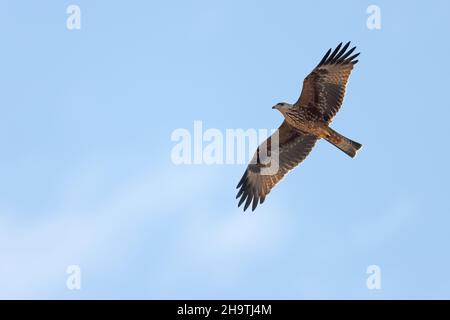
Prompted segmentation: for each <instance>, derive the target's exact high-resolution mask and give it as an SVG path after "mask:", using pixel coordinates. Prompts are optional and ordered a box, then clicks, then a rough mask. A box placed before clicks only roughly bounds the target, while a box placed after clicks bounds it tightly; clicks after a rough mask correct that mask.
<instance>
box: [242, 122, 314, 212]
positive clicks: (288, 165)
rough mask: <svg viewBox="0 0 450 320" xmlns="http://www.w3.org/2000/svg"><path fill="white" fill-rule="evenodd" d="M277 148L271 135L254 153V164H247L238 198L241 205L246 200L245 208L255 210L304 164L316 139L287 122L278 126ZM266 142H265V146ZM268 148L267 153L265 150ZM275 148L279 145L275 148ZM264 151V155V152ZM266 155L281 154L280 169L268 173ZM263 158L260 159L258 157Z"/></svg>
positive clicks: (274, 157)
mask: <svg viewBox="0 0 450 320" xmlns="http://www.w3.org/2000/svg"><path fill="white" fill-rule="evenodd" d="M277 133H278V137H279V142H278V148H277V149H278V150H272V144H273V143H272V139H273V136H274V135H272V136H271V137H270V138H269V139H267V140H266V141H265V142H263V144H261V146H259V147H258V149H257V150H256V152H255V155H254V156H253V159H252V161H251V163H250V164H249V165H248V167H247V169H246V171H245V173H244V175H243V176H242V178H241V180H240V181H239V183H238V185H237V188H238V189H239V191H238V193H237V196H236V199H237V198H239V197H240V199H239V203H238V206H241V205H242V204H243V203H244V202H245V204H244V211H245V210H247V208H248V207H249V206H250V204H252V211H253V210H255V209H256V207H257V205H258V204H261V203H263V202H264V200H265V199H266V196H267V194H268V193H269V192H270V191H271V190H272V188H273V187H274V186H275V185H276V184H277V183H278V182H280V180H281V179H283V177H284V176H285V175H286V173H288V172H289V171H290V170H292V169H293V168H294V167H296V166H297V165H298V164H299V163H301V162H302V161H303V160H304V159H305V158H306V157H307V156H308V154H309V153H310V152H311V150H312V148H313V147H314V145H315V143H316V141H317V138H316V137H315V136H313V135H310V134H303V133H300V132H298V131H296V130H294V129H293V128H291V127H290V126H289V125H288V124H287V123H286V121H284V122H283V123H282V124H281V126H280V128H278V131H277ZM264 144H265V145H264ZM263 146H264V148H263ZM266 147H267V152H262V151H261V150H265V148H266ZM274 149H276V148H274ZM263 153H264V154H263ZM267 156H270V157H271V159H272V160H273V159H276V158H277V156H278V170H277V171H276V172H274V173H272V174H265V173H264V172H263V168H267V166H269V165H270V164H272V165H273V163H270V164H269V163H267V162H266V160H267V158H268V157H267ZM257 159H261V160H260V162H259V163H258V162H255V160H257Z"/></svg>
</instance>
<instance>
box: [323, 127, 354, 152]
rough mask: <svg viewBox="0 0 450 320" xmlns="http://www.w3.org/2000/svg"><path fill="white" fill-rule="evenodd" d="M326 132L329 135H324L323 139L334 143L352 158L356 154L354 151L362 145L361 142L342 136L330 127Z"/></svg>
mask: <svg viewBox="0 0 450 320" xmlns="http://www.w3.org/2000/svg"><path fill="white" fill-rule="evenodd" d="M328 134H329V135H328V136H326V137H325V140H327V141H328V142H329V143H331V144H333V145H335V146H336V147H338V148H339V149H341V150H342V151H344V152H345V153H346V154H348V155H349V156H350V157H352V158H354V157H355V156H356V152H357V151H358V150H359V149H361V147H362V144H360V143H358V142H355V141H353V140H350V139H349V138H346V137H344V136H343V135H342V134H340V133H338V132H336V131H334V130H333V129H331V128H328Z"/></svg>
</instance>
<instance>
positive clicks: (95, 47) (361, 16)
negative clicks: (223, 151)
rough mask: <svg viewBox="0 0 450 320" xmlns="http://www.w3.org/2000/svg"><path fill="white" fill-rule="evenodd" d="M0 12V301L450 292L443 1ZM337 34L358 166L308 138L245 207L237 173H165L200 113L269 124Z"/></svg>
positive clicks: (226, 123)
mask: <svg viewBox="0 0 450 320" xmlns="http://www.w3.org/2000/svg"><path fill="white" fill-rule="evenodd" d="M70 4H77V5H79V6H80V8H81V30H74V31H69V30H68V29H67V28H66V19H67V17H68V15H67V14H66V8H67V6H68V5H70ZM371 4H376V5H378V6H379V7H380V8H381V29H380V30H369V29H368V28H367V26H366V20H367V18H368V16H369V15H368V14H367V13H366V9H367V7H368V6H369V5H371ZM0 5H1V10H0V34H1V37H0V39H1V42H2V46H1V47H2V50H0V61H1V68H0V70H1V71H0V88H1V90H0V92H1V94H0V110H1V113H0V114H1V116H0V298H61V299H78V298H83V299H84V298H87V299H90V298H139V299H141V298H183V299H184V298H186V299H188V298H190V299H195V298H209V299H216V298H255V299H258V298H264V299H272V298H273V299H303V298H307V299H308V298H338V299H342V298H362V299H379V298H386V299H389V298H450V277H449V276H448V274H449V270H450V250H449V243H450V232H449V229H450V205H449V201H448V198H449V186H448V181H449V180H450V174H449V169H448V164H449V163H450V152H449V148H448V146H449V141H448V138H449V137H450V127H449V126H448V124H447V119H448V118H449V116H450V105H449V102H448V93H449V89H448V85H449V83H450V81H449V80H450V76H449V74H450V68H449V50H450V45H449V41H448V36H449V32H450V20H449V19H448V16H449V12H450V3H449V2H448V1H444V0H442V1H428V2H421V3H419V2H411V1H395V2H394V1H339V2H338V1H308V2H306V1H305V2H303V1H256V0H255V1H159V2H157V1H126V2H124V1H122V2H111V1H87V0H85V1H39V2H38V1H28V2H25V1H1V4H0ZM348 40H351V41H352V43H354V44H355V45H357V46H358V50H359V51H361V56H360V62H359V63H358V64H357V65H356V68H355V69H354V72H353V73H352V76H351V77H350V81H349V85H348V90H347V94H346V98H345V101H344V106H343V108H342V109H341V111H340V112H339V114H338V115H337V117H336V118H335V121H334V122H333V126H334V128H335V129H336V130H338V131H340V132H342V133H344V134H345V135H347V136H348V137H350V138H352V139H354V140H356V141H359V142H361V143H362V144H363V145H364V147H363V149H362V150H361V152H360V153H359V155H358V157H356V158H355V159H350V158H349V157H347V156H346V155H345V154H343V153H342V152H340V151H339V150H337V149H336V148H334V147H333V146H331V145H329V144H328V143H326V142H323V141H321V142H319V143H318V144H317V146H316V147H315V149H314V150H313V152H312V153H311V155H310V157H309V158H308V159H307V160H306V161H305V162H304V163H303V164H302V165H301V166H300V167H298V168H297V169H296V170H295V171H294V172H292V173H291V174H289V175H288V176H287V177H286V179H284V180H283V181H282V183H281V184H280V185H278V186H277V187H276V188H275V189H274V190H273V191H272V192H271V194H270V196H268V198H267V199H266V202H265V203H264V205H262V206H261V207H258V209H257V211H256V212H255V213H251V212H250V213H245V214H243V213H242V210H241V209H238V208H237V201H236V200H235V194H236V190H235V186H236V184H237V182H238V181H239V179H240V177H241V175H242V173H243V171H244V170H245V165H209V166H208V165H190V166H189V165H181V166H176V165H174V164H173V163H172V161H171V157H170V153H171V149H172V148H173V146H174V145H175V143H174V142H172V141H171V140H170V136H171V133H172V132H173V130H175V129H177V128H186V129H188V130H192V128H193V123H194V121H195V120H201V121H203V126H204V128H205V129H207V128H218V129H220V130H225V129H227V128H231V129H233V128H243V129H248V128H257V129H258V128H267V129H272V128H276V127H278V125H279V124H280V123H281V121H282V116H281V114H279V113H278V112H277V111H274V110H272V109H271V106H272V105H274V104H275V103H277V102H280V101H288V102H294V101H296V99H297V97H298V95H299V92H300V87H301V83H302V81H303V78H304V77H305V76H306V75H307V74H308V73H309V72H310V71H311V70H312V68H313V67H314V66H315V65H316V64H317V63H318V62H319V60H320V58H321V57H322V55H323V54H324V53H325V51H326V50H327V49H328V48H329V47H334V46H335V45H337V44H338V43H339V42H341V41H348ZM69 265H79V266H80V268H81V272H82V278H81V286H82V288H81V290H78V291H77V290H75V291H71V290H68V289H67V287H66V279H67V276H68V275H67V274H66V268H67V266H69ZM370 265H378V266H379V267H380V268H381V290H368V289H367V287H366V279H367V277H368V275H367V274H366V269H367V267H368V266H370Z"/></svg>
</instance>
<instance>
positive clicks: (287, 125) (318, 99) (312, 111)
mask: <svg viewBox="0 0 450 320" xmlns="http://www.w3.org/2000/svg"><path fill="white" fill-rule="evenodd" d="M349 45H350V42H349V43H347V44H346V45H345V46H344V47H343V48H342V49H341V46H342V43H341V44H339V45H338V46H337V47H336V49H335V50H334V51H333V52H332V53H331V49H330V50H328V52H327V53H326V54H325V56H324V57H323V58H322V60H321V61H320V63H319V64H318V65H317V67H316V68H315V69H314V70H313V71H312V72H311V73H310V74H309V75H308V76H307V77H306V78H305V80H304V82H303V89H302V93H301V95H300V98H299V99H298V101H297V102H296V103H295V104H289V103H278V104H277V105H276V106H274V107H273V108H274V109H277V110H279V111H280V112H281V113H282V114H283V116H284V118H285V121H284V122H283V123H282V125H281V126H280V128H279V129H278V132H277V135H276V137H277V138H278V141H277V142H278V143H277V144H276V145H275V144H274V143H273V142H272V138H273V137H274V136H272V137H270V138H269V139H267V140H266V141H265V142H264V143H263V144H262V145H261V146H260V147H259V148H258V149H257V151H256V153H255V156H254V157H253V159H252V162H251V163H250V164H249V166H248V167H247V170H246V172H245V173H244V175H243V177H242V179H241V181H240V182H239V184H238V186H237V188H240V190H239V192H238V194H237V197H236V198H239V197H241V199H240V201H239V206H240V205H241V204H242V203H243V202H244V201H245V205H244V211H245V210H246V209H247V207H248V206H249V205H250V204H251V203H253V204H252V210H254V209H255V208H256V206H257V205H258V202H259V203H263V201H264V200H265V197H266V195H267V194H268V193H269V192H270V190H271V189H272V188H273V187H274V186H275V184H276V183H278V182H279V181H280V180H281V179H282V178H283V177H284V175H285V174H286V173H287V172H289V171H290V170H291V169H293V168H294V167H295V166H297V165H298V164H299V163H300V162H302V161H303V160H304V159H305V158H306V157H307V156H308V154H309V152H310V151H311V149H312V148H313V147H314V145H315V143H316V141H317V140H318V139H325V140H327V141H328V142H330V143H332V144H333V145H335V146H336V147H338V148H339V149H341V150H342V151H343V152H345V153H346V154H348V155H349V156H351V157H354V156H355V155H356V152H357V151H358V150H359V149H360V148H361V146H362V145H361V144H359V143H357V142H354V141H352V140H350V139H348V138H346V137H344V136H343V135H341V134H339V133H338V132H336V131H334V130H333V129H331V128H330V127H329V124H330V123H331V121H332V119H333V117H334V116H335V115H336V113H337V112H338V110H339V108H340V106H341V104H342V102H343V98H344V94H345V87H346V84H347V80H348V77H349V76H350V72H351V70H352V69H353V65H354V64H355V63H357V62H358V60H354V58H356V57H357V56H358V55H359V53H358V54H354V55H353V56H350V55H351V54H352V52H353V51H354V50H355V47H354V48H352V49H350V50H349V51H347V49H348V47H349ZM262 146H264V147H265V148H262ZM273 146H277V147H278V150H274V149H275V148H274V147H273ZM262 149H267V152H265V153H263V152H261V150H262ZM271 154H272V155H276V156H278V159H277V161H278V163H277V165H278V166H277V168H278V170H277V171H276V172H275V173H272V174H263V172H262V169H263V168H266V167H267V166H268V164H267V162H268V161H269V162H271V161H273V159H272V158H271V156H270V155H271ZM265 160H266V161H265Z"/></svg>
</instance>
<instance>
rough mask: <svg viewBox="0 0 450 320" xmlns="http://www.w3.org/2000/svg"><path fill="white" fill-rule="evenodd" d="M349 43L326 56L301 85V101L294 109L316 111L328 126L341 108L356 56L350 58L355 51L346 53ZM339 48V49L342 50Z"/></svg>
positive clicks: (299, 100) (340, 45) (329, 51)
mask: <svg viewBox="0 0 450 320" xmlns="http://www.w3.org/2000/svg"><path fill="white" fill-rule="evenodd" d="M349 46H350V42H348V43H347V44H346V45H345V46H344V47H342V43H340V44H339V45H338V46H337V47H336V49H334V51H333V52H331V49H330V50H328V52H327V53H326V54H325V56H324V57H323V58H322V60H321V61H320V62H319V64H318V65H317V67H315V68H314V70H313V71H312V72H311V73H310V74H309V75H308V76H307V77H306V78H305V80H304V81H303V88H302V93H301V95H300V98H299V99H298V101H297V102H296V103H295V106H297V107H299V108H302V107H305V106H307V107H311V106H312V107H315V108H317V109H318V111H319V112H320V113H321V114H322V116H323V119H324V121H326V122H330V121H331V120H332V119H333V117H334V116H335V115H336V113H337V112H338V111H339V108H340V107H341V105H342V101H343V100H344V94H345V86H346V85H347V80H348V77H349V76H350V73H351V71H352V69H353V65H354V64H356V63H357V62H358V60H354V59H355V58H356V57H357V56H358V55H359V53H356V54H353V55H352V53H353V51H355V49H356V47H353V48H351V49H350V50H348V51H347V49H348V47H349ZM341 47H342V49H341Z"/></svg>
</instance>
